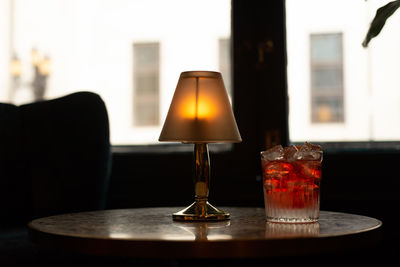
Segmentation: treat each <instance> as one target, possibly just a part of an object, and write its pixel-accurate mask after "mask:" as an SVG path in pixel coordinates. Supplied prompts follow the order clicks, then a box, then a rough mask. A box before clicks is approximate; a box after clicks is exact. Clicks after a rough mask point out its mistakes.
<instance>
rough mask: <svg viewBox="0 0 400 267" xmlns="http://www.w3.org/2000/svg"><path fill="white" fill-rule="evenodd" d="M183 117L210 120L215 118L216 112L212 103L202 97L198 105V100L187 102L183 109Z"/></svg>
mask: <svg viewBox="0 0 400 267" xmlns="http://www.w3.org/2000/svg"><path fill="white" fill-rule="evenodd" d="M181 112H182V115H183V117H185V118H189V119H210V118H212V117H213V116H215V113H216V110H215V106H214V105H213V103H212V101H211V100H209V99H207V98H205V97H202V98H199V99H198V101H197V105H196V99H190V100H188V101H185V103H184V104H183V107H182V111H181Z"/></svg>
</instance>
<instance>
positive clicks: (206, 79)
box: [159, 71, 242, 143]
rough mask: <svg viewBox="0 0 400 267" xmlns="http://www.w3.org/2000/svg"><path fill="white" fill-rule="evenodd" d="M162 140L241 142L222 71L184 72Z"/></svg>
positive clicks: (173, 99)
mask: <svg viewBox="0 0 400 267" xmlns="http://www.w3.org/2000/svg"><path fill="white" fill-rule="evenodd" d="M159 141H172V142H184V143H217V142H218V143H219V142H224V143H226V142H227V143H229V142H230V143H234V142H241V141H242V139H241V137H240V134H239V130H238V128H237V125H236V121H235V117H234V116H233V112H232V108H231V105H230V102H229V98H228V94H227V92H226V89H225V86H224V82H223V80H222V76H221V74H220V73H219V72H212V71H188V72H182V73H181V75H180V78H179V81H178V85H177V87H176V90H175V94H174V96H173V98H172V102H171V105H170V108H169V111H168V115H167V118H166V119H165V123H164V127H163V129H162V131H161V135H160V138H159Z"/></svg>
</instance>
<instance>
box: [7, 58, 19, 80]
mask: <svg viewBox="0 0 400 267" xmlns="http://www.w3.org/2000/svg"><path fill="white" fill-rule="evenodd" d="M10 72H11V75H12V76H13V77H19V76H21V74H22V64H21V61H19V60H18V59H17V58H14V59H13V60H12V61H11V64H10Z"/></svg>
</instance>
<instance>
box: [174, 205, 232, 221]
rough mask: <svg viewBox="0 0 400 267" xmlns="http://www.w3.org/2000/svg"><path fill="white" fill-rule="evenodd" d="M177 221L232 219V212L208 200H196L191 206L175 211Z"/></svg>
mask: <svg viewBox="0 0 400 267" xmlns="http://www.w3.org/2000/svg"><path fill="white" fill-rule="evenodd" d="M172 219H174V220H175V221H224V220H229V219H230V214H229V213H227V212H224V211H222V210H219V209H217V208H215V207H214V206H213V205H211V204H210V203H208V201H195V202H194V203H193V204H192V205H190V206H189V207H187V208H185V209H183V210H181V211H179V212H176V213H173V214H172Z"/></svg>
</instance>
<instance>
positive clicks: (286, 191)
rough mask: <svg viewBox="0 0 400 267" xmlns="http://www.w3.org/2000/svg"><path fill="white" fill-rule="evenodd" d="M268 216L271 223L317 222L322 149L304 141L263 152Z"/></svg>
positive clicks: (262, 159) (262, 162)
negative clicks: (296, 144)
mask: <svg viewBox="0 0 400 267" xmlns="http://www.w3.org/2000/svg"><path fill="white" fill-rule="evenodd" d="M261 164H262V171H263V187H264V202H265V212H266V219H267V221H269V222H281V223H311V222H316V221H318V218H319V209H320V182H321V164H322V149H321V147H320V146H318V145H313V144H310V143H305V144H303V145H302V146H290V147H286V148H285V149H284V148H283V147H282V146H276V147H273V148H272V149H269V150H267V151H263V152H261Z"/></svg>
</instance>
